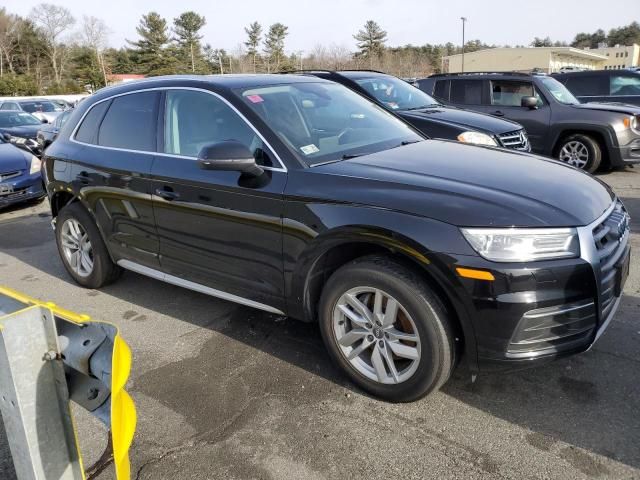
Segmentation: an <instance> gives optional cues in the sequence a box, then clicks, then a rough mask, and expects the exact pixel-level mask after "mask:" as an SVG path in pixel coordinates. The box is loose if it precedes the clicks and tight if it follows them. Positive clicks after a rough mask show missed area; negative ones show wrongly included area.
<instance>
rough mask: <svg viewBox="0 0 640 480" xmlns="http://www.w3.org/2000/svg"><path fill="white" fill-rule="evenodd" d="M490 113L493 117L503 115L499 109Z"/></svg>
mask: <svg viewBox="0 0 640 480" xmlns="http://www.w3.org/2000/svg"><path fill="white" fill-rule="evenodd" d="M491 115H493V116H494V117H504V113H502V112H501V111H500V110H496V111H495V112H491Z"/></svg>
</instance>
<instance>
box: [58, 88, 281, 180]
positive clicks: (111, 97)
mask: <svg viewBox="0 0 640 480" xmlns="http://www.w3.org/2000/svg"><path fill="white" fill-rule="evenodd" d="M167 90H191V91H196V92H203V93H208V94H209V95H213V96H214V97H216V98H217V99H219V100H222V102H223V103H224V104H225V105H227V106H228V107H229V108H231V110H233V111H234V112H235V113H236V114H237V115H238V116H239V117H240V118H241V119H242V120H243V121H244V122H245V123H246V124H247V125H248V126H249V128H251V130H253V131H254V132H255V134H256V135H258V137H260V140H262V141H263V142H264V144H265V145H266V146H267V148H268V149H269V151H270V152H271V153H272V154H273V156H274V158H275V159H276V160H277V161H278V163H279V164H280V167H264V166H263V167H262V168H263V169H264V170H269V171H272V172H287V171H288V170H287V167H286V165H285V164H284V162H283V161H282V159H281V158H280V155H278V153H277V152H276V150H275V149H274V148H273V147H272V146H271V144H270V143H269V142H268V141H267V139H266V138H264V136H263V135H262V134H261V133H260V132H259V131H258V130H257V129H256V128H255V127H254V126H253V125H252V123H251V122H250V121H249V120H248V119H247V117H245V116H244V115H243V114H242V113H241V112H240V111H239V110H238V109H237V108H236V107H235V106H234V105H233V104H231V102H229V100H227V99H226V98H224V97H223V96H222V95H220V94H218V93H216V92H212V91H211V90H207V89H206V88H197V87H152V88H142V89H138V90H133V91H131V92H123V93H118V94H115V95H111V96H109V97H106V98H103V99H102V100H99V101H97V102H95V103H94V104H93V105H91V106H90V107H89V108H88V109H87V111H86V112H84V113H83V114H82V117H81V118H80V120H79V121H78V123H77V124H76V126H75V127H74V128H73V131H72V132H71V135H69V140H70V141H71V142H73V143H77V144H78V145H83V146H87V147H93V148H100V149H103V150H112V151H118V152H130V153H142V154H144V155H157V156H161V157H170V158H181V159H186V160H197V159H196V157H189V156H187V155H176V154H172V153H165V152H150V151H147V150H132V149H128V148H118V147H105V146H104V145H94V144H93V143H86V142H81V141H79V140H76V134H77V133H78V129H79V128H80V125H82V122H84V119H85V117H86V116H87V114H88V113H89V112H90V111H91V110H92V109H93V108H94V107H95V106H96V105H99V104H101V103H103V102H107V101H109V100H113V99H114V98H118V97H123V96H125V95H133V94H134V93H143V92H151V91H160V92H162V91H167ZM107 112H108V111H107Z"/></svg>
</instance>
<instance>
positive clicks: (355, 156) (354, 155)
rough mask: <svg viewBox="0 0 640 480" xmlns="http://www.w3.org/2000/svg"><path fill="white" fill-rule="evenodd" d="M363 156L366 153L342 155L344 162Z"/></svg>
mask: <svg viewBox="0 0 640 480" xmlns="http://www.w3.org/2000/svg"><path fill="white" fill-rule="evenodd" d="M363 155H364V153H347V154H345V155H342V159H343V160H350V159H352V158H358V157H361V156H363Z"/></svg>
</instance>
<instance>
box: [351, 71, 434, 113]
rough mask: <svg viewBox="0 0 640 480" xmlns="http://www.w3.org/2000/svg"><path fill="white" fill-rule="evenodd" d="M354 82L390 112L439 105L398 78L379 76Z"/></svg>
mask: <svg viewBox="0 0 640 480" xmlns="http://www.w3.org/2000/svg"><path fill="white" fill-rule="evenodd" d="M354 80H355V82H356V83H357V84H358V85H360V86H361V87H362V88H364V89H365V90H366V91H367V92H368V93H369V94H370V95H371V96H373V97H374V98H375V99H377V100H378V101H379V102H381V103H383V104H385V105H386V106H387V107H389V108H391V109H392V110H416V109H418V108H423V107H431V106H434V105H439V103H438V101H437V100H436V99H434V98H432V97H430V96H429V95H427V94H426V93H424V92H423V91H422V90H420V89H418V88H416V87H414V86H412V85H409V84H408V83H407V82H405V81H404V80H400V79H399V78H395V77H388V76H379V77H372V78H359V79H354Z"/></svg>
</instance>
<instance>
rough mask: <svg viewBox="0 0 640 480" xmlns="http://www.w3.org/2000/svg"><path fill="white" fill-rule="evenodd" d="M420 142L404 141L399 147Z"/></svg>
mask: <svg viewBox="0 0 640 480" xmlns="http://www.w3.org/2000/svg"><path fill="white" fill-rule="evenodd" d="M421 141H422V140H404V141H402V142H400V146H401V147H404V146H405V145H411V144H412V143H418V142H421Z"/></svg>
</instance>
